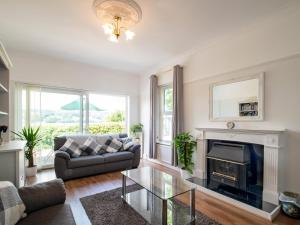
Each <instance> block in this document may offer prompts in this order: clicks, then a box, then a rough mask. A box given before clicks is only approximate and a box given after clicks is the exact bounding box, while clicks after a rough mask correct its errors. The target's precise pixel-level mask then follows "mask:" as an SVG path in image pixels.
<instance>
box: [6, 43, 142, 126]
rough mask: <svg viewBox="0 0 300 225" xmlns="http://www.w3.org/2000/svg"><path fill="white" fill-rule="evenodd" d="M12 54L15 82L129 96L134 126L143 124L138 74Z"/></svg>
mask: <svg viewBox="0 0 300 225" xmlns="http://www.w3.org/2000/svg"><path fill="white" fill-rule="evenodd" d="M8 55H9V57H10V58H11V60H12V63H13V67H12V69H11V72H10V79H11V80H12V81H18V82H24V83H30V84H41V85H47V86H53V87H64V88H71V89H80V90H87V91H92V92H95V93H99V94H112V95H126V96H129V98H130V103H129V122H130V124H133V123H137V122H139V121H140V118H139V77H138V76H137V75H132V74H128V73H123V72H120V71H114V70H108V69H104V68H99V67H96V66H91V65H87V64H82V63H78V62H73V61H67V60H63V59H58V58H52V57H49V56H45V55H40V54H34V53H30V52H22V51H17V50H13V49H8ZM11 100H13V99H11ZM112 104H113V103H112ZM11 106H13V104H11ZM11 112H13V110H11ZM11 118H12V117H11ZM11 124H12V121H11Z"/></svg>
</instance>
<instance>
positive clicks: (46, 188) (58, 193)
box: [19, 179, 66, 213]
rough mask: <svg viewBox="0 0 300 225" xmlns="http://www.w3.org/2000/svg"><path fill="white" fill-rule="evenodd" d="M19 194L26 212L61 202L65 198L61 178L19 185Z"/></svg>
mask: <svg viewBox="0 0 300 225" xmlns="http://www.w3.org/2000/svg"><path fill="white" fill-rule="evenodd" d="M19 195H20V197H21V199H22V200H23V202H24V204H25V206H26V213H31V212H34V211H37V210H40V209H43V208H46V207H49V206H53V205H57V204H63V203H64V202H65V200H66V191H65V185H64V182H63V181H62V180H61V179H54V180H51V181H47V182H43V183H39V184H35V185H32V186H24V187H21V188H19Z"/></svg>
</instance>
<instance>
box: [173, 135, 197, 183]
mask: <svg viewBox="0 0 300 225" xmlns="http://www.w3.org/2000/svg"><path fill="white" fill-rule="evenodd" d="M173 142H174V144H175V148H176V150H177V153H178V161H179V164H180V165H181V169H180V173H181V176H182V177H183V178H184V179H187V178H190V177H191V176H192V173H193V169H194V163H193V153H194V150H195V147H196V144H197V142H196V141H195V139H194V137H193V136H192V135H191V134H190V133H188V132H183V133H180V134H178V135H177V136H176V137H175V139H174V141H173Z"/></svg>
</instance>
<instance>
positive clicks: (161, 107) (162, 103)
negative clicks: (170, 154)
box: [158, 84, 173, 145]
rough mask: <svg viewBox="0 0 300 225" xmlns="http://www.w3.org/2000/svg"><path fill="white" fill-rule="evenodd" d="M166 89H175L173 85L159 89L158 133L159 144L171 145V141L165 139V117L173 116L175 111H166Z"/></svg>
mask: <svg viewBox="0 0 300 225" xmlns="http://www.w3.org/2000/svg"><path fill="white" fill-rule="evenodd" d="M166 89H173V85H172V84H167V85H162V86H160V87H159V126H158V127H159V131H158V143H161V144H167V145H170V144H171V141H170V140H164V139H163V135H162V133H163V116H164V115H169V116H173V109H172V111H165V90H166Z"/></svg>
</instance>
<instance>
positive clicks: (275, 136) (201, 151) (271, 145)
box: [195, 128, 287, 205]
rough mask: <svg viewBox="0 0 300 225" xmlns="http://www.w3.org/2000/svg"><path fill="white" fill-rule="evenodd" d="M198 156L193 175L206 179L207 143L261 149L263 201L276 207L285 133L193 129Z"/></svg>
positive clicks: (283, 155)
mask: <svg viewBox="0 0 300 225" xmlns="http://www.w3.org/2000/svg"><path fill="white" fill-rule="evenodd" d="M196 129H197V131H198V135H197V157H196V158H195V161H196V165H197V166H196V170H195V175H196V176H197V177H200V178H201V179H206V176H207V160H206V154H207V140H210V139H215V140H226V141H238V142H246V143H253V144H260V145H263V146H264V178H263V200H264V201H266V202H270V203H273V204H275V205H278V194H279V192H280V191H283V190H284V185H285V181H284V178H285V175H284V168H285V165H286V160H285V158H286V154H287V152H286V151H287V149H286V148H285V146H286V132H285V130H246V129H245V130H244V129H232V130H230V129H218V128H196Z"/></svg>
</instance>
